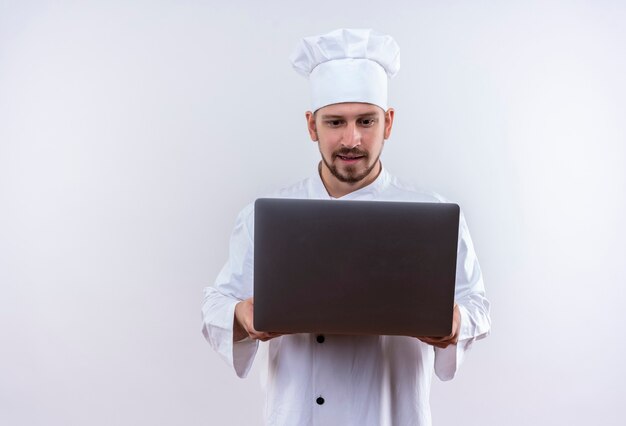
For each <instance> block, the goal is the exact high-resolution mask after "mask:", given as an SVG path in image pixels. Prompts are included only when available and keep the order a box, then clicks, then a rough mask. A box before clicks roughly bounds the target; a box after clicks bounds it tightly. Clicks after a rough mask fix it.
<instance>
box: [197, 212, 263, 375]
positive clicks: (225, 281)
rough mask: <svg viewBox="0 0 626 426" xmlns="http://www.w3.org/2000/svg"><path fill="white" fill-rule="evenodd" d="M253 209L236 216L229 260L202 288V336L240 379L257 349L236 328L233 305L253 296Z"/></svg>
mask: <svg viewBox="0 0 626 426" xmlns="http://www.w3.org/2000/svg"><path fill="white" fill-rule="evenodd" d="M253 208H254V207H253V205H249V206H247V207H246V208H245V209H244V210H243V211H242V212H241V213H239V216H238V217H237V221H236V223H235V228H234V229H233V232H232V235H231V238H230V245H229V255H228V261H227V262H226V264H225V265H224V267H223V268H222V270H221V271H220V273H219V275H218V276H217V279H216V280H215V284H214V285H213V286H212V287H207V288H205V289H204V302H203V304H202V316H203V328H202V333H203V334H204V337H205V338H206V339H207V341H208V342H209V344H210V345H211V347H212V348H213V349H214V350H215V351H216V352H217V353H218V354H219V355H220V356H221V357H222V359H224V361H226V363H227V364H229V365H230V366H232V367H233V368H234V369H235V372H236V373H237V375H238V376H239V377H245V376H246V375H247V374H248V372H249V370H250V367H251V366H252V362H253V360H254V357H255V355H256V351H257V348H258V342H257V341H256V340H252V339H248V338H245V336H242V334H241V330H240V329H239V328H237V327H235V324H236V316H235V312H236V306H237V305H238V304H239V302H241V301H242V300H246V299H249V298H251V297H252V285H253V282H252V280H253V265H254V259H253V248H254V247H253V240H252V235H253V229H252V225H253V223H254V220H253ZM241 337H244V338H243V339H241Z"/></svg>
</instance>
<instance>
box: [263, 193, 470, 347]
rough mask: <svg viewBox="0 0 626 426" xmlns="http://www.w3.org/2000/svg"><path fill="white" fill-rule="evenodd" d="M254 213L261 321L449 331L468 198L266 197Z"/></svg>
mask: <svg viewBox="0 0 626 426" xmlns="http://www.w3.org/2000/svg"><path fill="white" fill-rule="evenodd" d="M254 209H255V214H254V220H255V223H254V328H255V329H257V330H259V331H267V332H282V333H327V334H357V335H362V334H367V335H407V336H447V335H449V334H450V332H451V330H452V315H453V309H454V283H455V276H456V255H457V245H458V229H459V206H458V205H456V204H451V203H421V202H395V201H389V202H387V201H353V200H350V201H348V200H301V199H272V198H261V199H258V200H256V202H255V206H254Z"/></svg>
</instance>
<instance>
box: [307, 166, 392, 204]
mask: <svg viewBox="0 0 626 426" xmlns="http://www.w3.org/2000/svg"><path fill="white" fill-rule="evenodd" d="M390 180H391V176H390V175H389V173H388V172H387V170H386V169H385V167H384V166H382V164H381V170H380V173H379V174H378V176H377V177H376V179H375V180H374V181H373V182H372V183H370V184H369V185H367V186H364V187H363V188H360V189H357V190H356V191H353V192H351V193H349V194H346V195H344V196H343V197H340V198H334V197H331V196H330V195H329V194H328V191H326V187H325V186H324V182H322V177H321V176H320V173H319V172H316V173H315V174H314V175H313V176H311V177H310V178H309V188H308V189H309V191H308V192H309V197H310V198H313V199H320V200H371V199H375V198H376V196H377V195H378V194H380V193H381V192H382V191H384V190H385V189H386V188H387V187H388V186H389V182H390Z"/></svg>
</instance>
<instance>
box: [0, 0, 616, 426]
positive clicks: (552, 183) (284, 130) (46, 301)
mask: <svg viewBox="0 0 626 426" xmlns="http://www.w3.org/2000/svg"><path fill="white" fill-rule="evenodd" d="M624 22H626V6H625V4H624V3H623V2H618V1H615V2H609V1H520V2H502V1H473V2H470V1H441V2H435V1H406V2H369V1H342V2H339V1H322V2H302V3H300V2H288V1H283V2H277V1H269V0H267V1H255V2H248V3H244V2H223V1H219V2H218V1H206V2H200V1H197V2H192V1H147V0H146V1H132V2H131V1H100V2H86V1H50V2H29V1H0V424H3V425H147V424H150V425H222V424H234V425H239V424H247V425H258V424H260V423H261V421H260V418H261V416H262V410H263V398H262V394H261V391H260V388H259V380H258V366H257V367H256V368H257V369H256V370H255V372H253V374H252V375H251V377H250V378H248V379H246V380H240V379H237V378H236V376H235V374H234V372H233V371H231V370H229V369H228V368H227V366H226V365H225V364H224V363H223V362H222V361H221V360H220V359H219V358H218V356H217V355H216V354H214V353H213V352H212V351H211V349H210V348H209V346H208V344H206V342H204V340H203V338H202V336H201V333H200V329H201V316H200V304H201V302H202V289H203V287H204V286H206V285H210V284H211V283H212V282H213V279H214V277H215V276H216V275H217V273H218V271H219V269H220V268H221V266H222V264H223V263H224V262H225V260H226V253H227V242H228V236H229V233H230V230H231V227H232V225H233V223H234V219H235V216H236V214H237V212H238V210H239V209H240V208H242V207H243V206H244V205H245V204H247V203H248V202H250V201H252V200H253V199H254V198H255V197H257V196H259V195H261V194H263V193H265V192H267V191H271V190H273V189H276V188H278V187H280V186H284V185H287V184H290V183H292V182H294V181H297V180H299V179H301V178H303V177H306V176H308V175H310V174H312V173H313V172H314V170H315V167H316V164H317V160H318V157H319V154H318V152H317V148H316V145H315V144H314V143H312V142H310V141H309V139H308V135H307V133H306V128H305V121H304V111H305V110H306V109H307V106H308V86H307V83H306V80H305V79H303V78H302V77H301V76H299V75H298V74H296V73H295V72H294V71H293V70H292V69H291V68H290V64H289V61H288V57H289V54H290V53H291V51H292V49H293V48H294V47H295V45H296V43H297V42H298V39H299V38H300V37H302V36H305V35H313V34H319V33H322V32H326V31H329V30H332V29H335V28H338V27H356V28H359V27H372V28H375V29H377V30H378V31H381V32H385V33H389V34H392V35H393V36H394V37H395V39H396V40H397V42H398V44H399V45H400V47H401V52H402V66H401V70H400V73H399V74H398V76H397V77H396V79H394V80H393V81H392V82H391V86H390V90H391V95H390V96H391V97H390V99H391V104H392V105H393V106H395V108H396V110H397V115H396V125H395V128H394V132H393V134H392V137H391V139H390V140H389V141H388V142H387V146H386V148H385V152H384V154H383V161H384V164H385V166H386V167H387V168H388V169H389V170H390V171H391V172H392V173H394V174H396V175H398V176H399V177H401V178H403V179H405V180H407V181H410V182H413V183H414V184H416V185H418V186H422V187H426V188H429V189H432V190H435V191H437V192H440V193H442V194H443V195H445V196H446V197H448V198H451V199H453V200H455V201H457V202H459V203H460V204H461V205H462V207H463V208H464V210H465V213H466V215H467V219H468V223H469V226H470V229H471V231H472V235H473V238H474V243H475V246H476V249H477V252H478V255H479V258H480V260H481V264H482V268H483V272H484V277H485V282H486V286H487V291H488V296H489V298H490V300H491V302H492V306H493V309H492V319H493V330H492V335H491V336H490V337H489V338H488V339H487V340H485V341H482V342H479V343H478V344H477V345H476V346H475V347H474V349H473V351H472V352H471V354H470V355H469V357H468V358H467V359H466V363H465V364H464V366H463V367H462V369H461V371H460V372H459V374H458V376H457V378H456V379H455V380H454V381H452V382H448V383H439V382H436V383H435V384H434V386H433V394H432V407H433V419H434V422H435V424H436V425H451V424H463V425H529V424H532V425H555V424H567V425H587V424H597V425H618V424H620V425H621V424H623V420H621V421H620V417H622V413H623V403H624V402H625V401H624V396H623V395H624V391H623V383H624V382H625V381H626V368H625V367H624V365H623V359H624V353H625V352H626V347H625V341H624V324H623V323H624V320H625V319H626V317H625V315H624V311H623V309H624V304H623V300H624V296H625V290H624V287H625V284H626V279H625V276H626V261H625V260H624V259H625V258H626V250H625V249H624V244H623V243H622V240H623V238H624V236H625V235H626V233H625V226H624V221H623V217H624V215H625V214H626V200H625V198H626V172H625V171H624V166H625V165H626V152H625V151H626V124H625V123H624V122H625V120H624V118H625V117H626V101H625V99H626V83H625V76H626V48H625V46H626V25H624Z"/></svg>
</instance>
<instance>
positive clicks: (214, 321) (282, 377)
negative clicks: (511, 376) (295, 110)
mask: <svg viewBox="0 0 626 426" xmlns="http://www.w3.org/2000/svg"><path fill="white" fill-rule="evenodd" d="M291 59H292V64H293V66H294V68H295V69H296V71H298V72H299V73H301V74H303V75H305V76H306V77H308V79H309V82H310V87H311V104H312V105H311V109H310V111H307V112H306V114H305V116H306V124H307V128H308V132H309V135H310V137H311V139H312V140H313V141H314V142H315V143H317V144H318V147H319V151H320V156H321V161H320V162H319V164H318V165H317V167H314V168H313V170H312V174H311V176H310V177H309V178H307V179H304V180H303V181H301V182H298V183H296V184H295V185H292V186H289V187H287V188H284V189H282V190H280V191H278V192H277V193H276V194H274V195H273V196H274V197H282V198H299V199H342V200H379V201H408V202H445V201H446V200H445V199H444V198H443V197H441V196H440V195H438V194H435V193H433V192H429V191H423V190H417V189H414V188H413V187H411V186H410V185H407V184H405V183H403V182H401V181H399V180H398V179H397V178H395V177H394V176H393V175H391V174H390V173H389V172H388V171H387V170H386V169H385V168H384V167H383V165H382V162H381V158H380V157H381V153H382V150H383V147H384V144H385V141H386V140H387V139H388V138H389V136H390V134H391V130H392V127H393V121H394V110H393V108H390V107H389V106H388V104H387V92H388V87H387V86H388V81H389V80H390V79H391V78H392V77H394V76H395V74H396V73H397V72H398V70H399V68H400V50H399V47H398V45H397V44H396V42H395V41H394V40H393V38H392V37H390V36H388V35H384V34H380V33H377V32H375V31H372V30H361V29H358V30H355V29H339V30H335V31H332V32H330V33H327V34H323V35H319V36H313V37H306V38H304V39H302V41H301V42H300V44H299V46H298V47H297V49H296V51H295V52H294V54H293V55H292V58H291ZM364 232H367V230H364ZM253 238H254V207H253V204H250V205H248V206H247V207H245V208H244V209H243V210H242V211H241V212H240V213H239V215H238V217H237V220H236V224H235V228H234V230H233V233H232V236H231V240H230V250H229V257H228V261H227V263H226V265H225V266H224V267H223V268H222V270H221V272H220V273H219V275H218V277H217V279H216V281H215V283H214V285H213V286H211V287H207V288H206V289H205V297H204V303H203V306H202V312H203V319H204V325H203V333H204V336H205V338H206V339H207V341H208V342H209V344H210V345H211V346H212V347H213V349H214V350H216V351H217V352H218V353H219V354H220V355H221V357H222V358H223V359H224V360H225V361H226V363H227V364H228V365H230V366H231V367H232V368H233V369H234V371H235V373H236V374H237V375H238V376H239V377H242V378H243V377H246V375H247V374H248V372H249V370H250V368H251V366H252V363H253V361H254V359H255V357H256V355H257V350H258V348H259V345H260V343H259V341H263V342H267V343H263V345H267V347H266V348H265V349H266V350H267V363H266V365H263V366H262V368H263V369H264V374H263V377H264V381H265V384H264V387H265V389H266V398H267V403H266V412H265V420H266V423H267V424H269V425H324V426H327V425H355V426H356V425H358V426H363V425H372V426H374V425H376V426H378V425H430V424H431V415H430V405H429V393H430V384H431V378H432V374H433V372H434V373H435V374H436V376H437V377H438V378H439V379H441V380H450V379H452V378H453V377H454V375H455V373H456V371H457V369H458V368H459V366H460V364H461V362H462V360H463V358H464V355H465V354H466V353H467V351H468V350H469V349H470V347H471V346H472V344H473V343H474V342H475V341H476V340H479V339H481V338H484V337H486V336H487V335H488V334H489V329H490V318H489V302H488V301H487V299H486V298H485V290H484V285H483V279H482V274H481V270H480V266H479V264H478V259H477V258H476V254H475V252H474V247H473V245H472V240H471V238H470V234H469V231H468V228H467V224H466V222H465V218H464V216H463V214H461V218H460V226H459V244H458V252H457V271H456V283H455V307H454V314H453V330H452V332H451V334H450V335H449V336H445V337H439V338H434V337H428V336H346V335H323V334H290V335H280V334H277V333H267V332H260V331H257V330H255V329H254V327H253V322H252V318H253V312H254V299H253V293H252V290H253V281H252V278H253V241H254V240H253Z"/></svg>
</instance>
